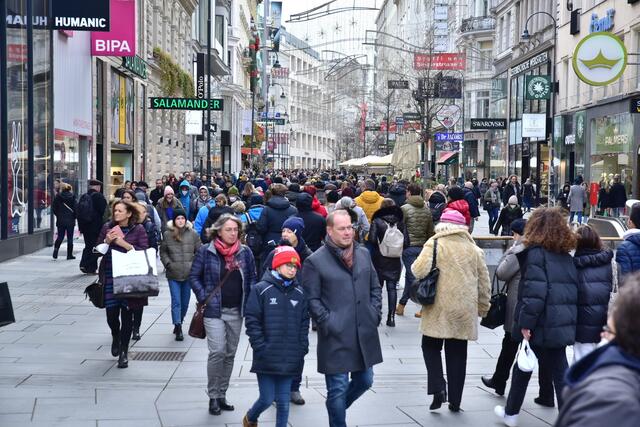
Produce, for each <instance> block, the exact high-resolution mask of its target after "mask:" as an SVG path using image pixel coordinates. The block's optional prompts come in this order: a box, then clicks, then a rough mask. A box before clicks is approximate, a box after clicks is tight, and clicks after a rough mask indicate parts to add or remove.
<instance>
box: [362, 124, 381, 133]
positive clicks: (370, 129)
mask: <svg viewBox="0 0 640 427" xmlns="http://www.w3.org/2000/svg"><path fill="white" fill-rule="evenodd" d="M379 130H380V126H376V125H373V126H365V127H364V131H365V132H378V131H379Z"/></svg>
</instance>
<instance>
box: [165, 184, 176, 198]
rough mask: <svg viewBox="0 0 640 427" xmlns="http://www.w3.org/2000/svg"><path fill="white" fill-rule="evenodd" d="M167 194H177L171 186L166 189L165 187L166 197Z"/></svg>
mask: <svg viewBox="0 0 640 427" xmlns="http://www.w3.org/2000/svg"><path fill="white" fill-rule="evenodd" d="M167 194H173V195H174V196H175V194H176V193H175V192H174V191H173V188H171V186H170V185H167V186H166V187H164V195H165V196H166V195H167Z"/></svg>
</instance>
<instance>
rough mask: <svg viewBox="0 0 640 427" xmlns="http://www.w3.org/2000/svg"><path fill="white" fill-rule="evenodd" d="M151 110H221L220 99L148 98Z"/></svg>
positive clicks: (221, 103)
mask: <svg viewBox="0 0 640 427" xmlns="http://www.w3.org/2000/svg"><path fill="white" fill-rule="evenodd" d="M149 99H150V100H151V109H153V110H194V111H206V110H213V111H222V109H223V100H222V99H198V98H149Z"/></svg>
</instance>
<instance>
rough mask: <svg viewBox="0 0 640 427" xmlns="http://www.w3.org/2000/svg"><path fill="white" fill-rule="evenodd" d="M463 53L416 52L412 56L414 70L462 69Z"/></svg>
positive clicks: (463, 64)
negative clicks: (431, 53)
mask: <svg viewBox="0 0 640 427" xmlns="http://www.w3.org/2000/svg"><path fill="white" fill-rule="evenodd" d="M465 65H466V60H465V55H464V53H436V54H433V55H429V54H426V53H416V54H414V56H413V69H414V70H460V71H461V70H464V69H465Z"/></svg>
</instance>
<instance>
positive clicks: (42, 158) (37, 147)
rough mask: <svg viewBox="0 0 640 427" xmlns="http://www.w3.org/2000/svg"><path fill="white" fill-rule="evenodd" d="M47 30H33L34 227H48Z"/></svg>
mask: <svg viewBox="0 0 640 427" xmlns="http://www.w3.org/2000/svg"><path fill="white" fill-rule="evenodd" d="M50 34H51V33H50V31H48V30H34V31H33V64H34V69H33V92H34V93H33V99H34V105H33V116H34V132H33V133H34V135H33V138H34V141H33V152H34V157H33V173H34V176H33V185H34V188H33V192H34V193H33V203H34V206H33V208H34V213H33V214H34V216H35V221H34V229H35V230H42V229H49V228H50V227H51V209H50V208H51V201H52V196H51V191H50V188H51V167H50V165H51V152H50V144H49V142H50V135H51V127H52V125H53V123H52V122H51V117H52V115H51V108H52V105H51V98H50V97H49V93H50V91H51V84H52V81H51V57H50V55H49V46H50V44H51V36H50Z"/></svg>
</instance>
